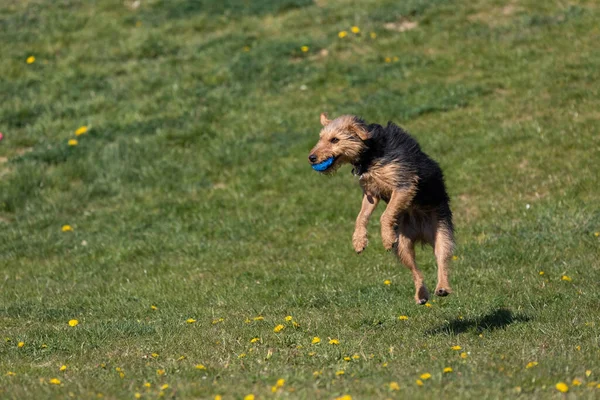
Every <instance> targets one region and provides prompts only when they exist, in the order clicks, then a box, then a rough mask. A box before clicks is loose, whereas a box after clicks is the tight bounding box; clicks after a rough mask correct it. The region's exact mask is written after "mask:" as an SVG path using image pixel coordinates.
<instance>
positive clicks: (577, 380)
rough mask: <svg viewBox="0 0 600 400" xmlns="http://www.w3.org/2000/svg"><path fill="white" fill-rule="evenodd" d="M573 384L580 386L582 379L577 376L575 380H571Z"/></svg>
mask: <svg viewBox="0 0 600 400" xmlns="http://www.w3.org/2000/svg"><path fill="white" fill-rule="evenodd" d="M571 383H572V384H573V386H579V385H581V381H580V380H579V379H577V378H575V379H573V381H572V382H571Z"/></svg>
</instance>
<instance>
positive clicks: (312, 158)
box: [308, 154, 317, 163]
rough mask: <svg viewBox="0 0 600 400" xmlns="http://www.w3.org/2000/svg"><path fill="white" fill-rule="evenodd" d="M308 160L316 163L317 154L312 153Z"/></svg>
mask: <svg viewBox="0 0 600 400" xmlns="http://www.w3.org/2000/svg"><path fill="white" fill-rule="evenodd" d="M308 161H310V162H311V163H314V162H315V161H317V156H315V155H314V154H311V155H310V156H308Z"/></svg>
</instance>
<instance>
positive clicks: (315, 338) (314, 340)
mask: <svg viewBox="0 0 600 400" xmlns="http://www.w3.org/2000/svg"><path fill="white" fill-rule="evenodd" d="M311 343H312V344H317V343H321V338H320V337H318V336H315V337H314V338H313V340H312V342H311Z"/></svg>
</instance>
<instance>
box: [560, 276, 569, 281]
mask: <svg viewBox="0 0 600 400" xmlns="http://www.w3.org/2000/svg"><path fill="white" fill-rule="evenodd" d="M560 279H561V280H563V281H567V282H571V278H569V277H568V276H567V275H563V276H561V277H560Z"/></svg>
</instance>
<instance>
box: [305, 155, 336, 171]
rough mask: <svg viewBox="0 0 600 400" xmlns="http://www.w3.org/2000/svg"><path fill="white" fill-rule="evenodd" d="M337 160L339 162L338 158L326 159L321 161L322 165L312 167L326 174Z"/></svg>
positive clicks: (316, 164) (312, 165)
mask: <svg viewBox="0 0 600 400" xmlns="http://www.w3.org/2000/svg"><path fill="white" fill-rule="evenodd" d="M335 160H337V157H333V156H332V157H329V158H326V159H325V160H323V161H321V162H320V163H315V164H311V167H312V169H314V170H315V171H318V172H325V171H327V170H329V169H330V168H331V167H332V166H333V163H334V162H335Z"/></svg>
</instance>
